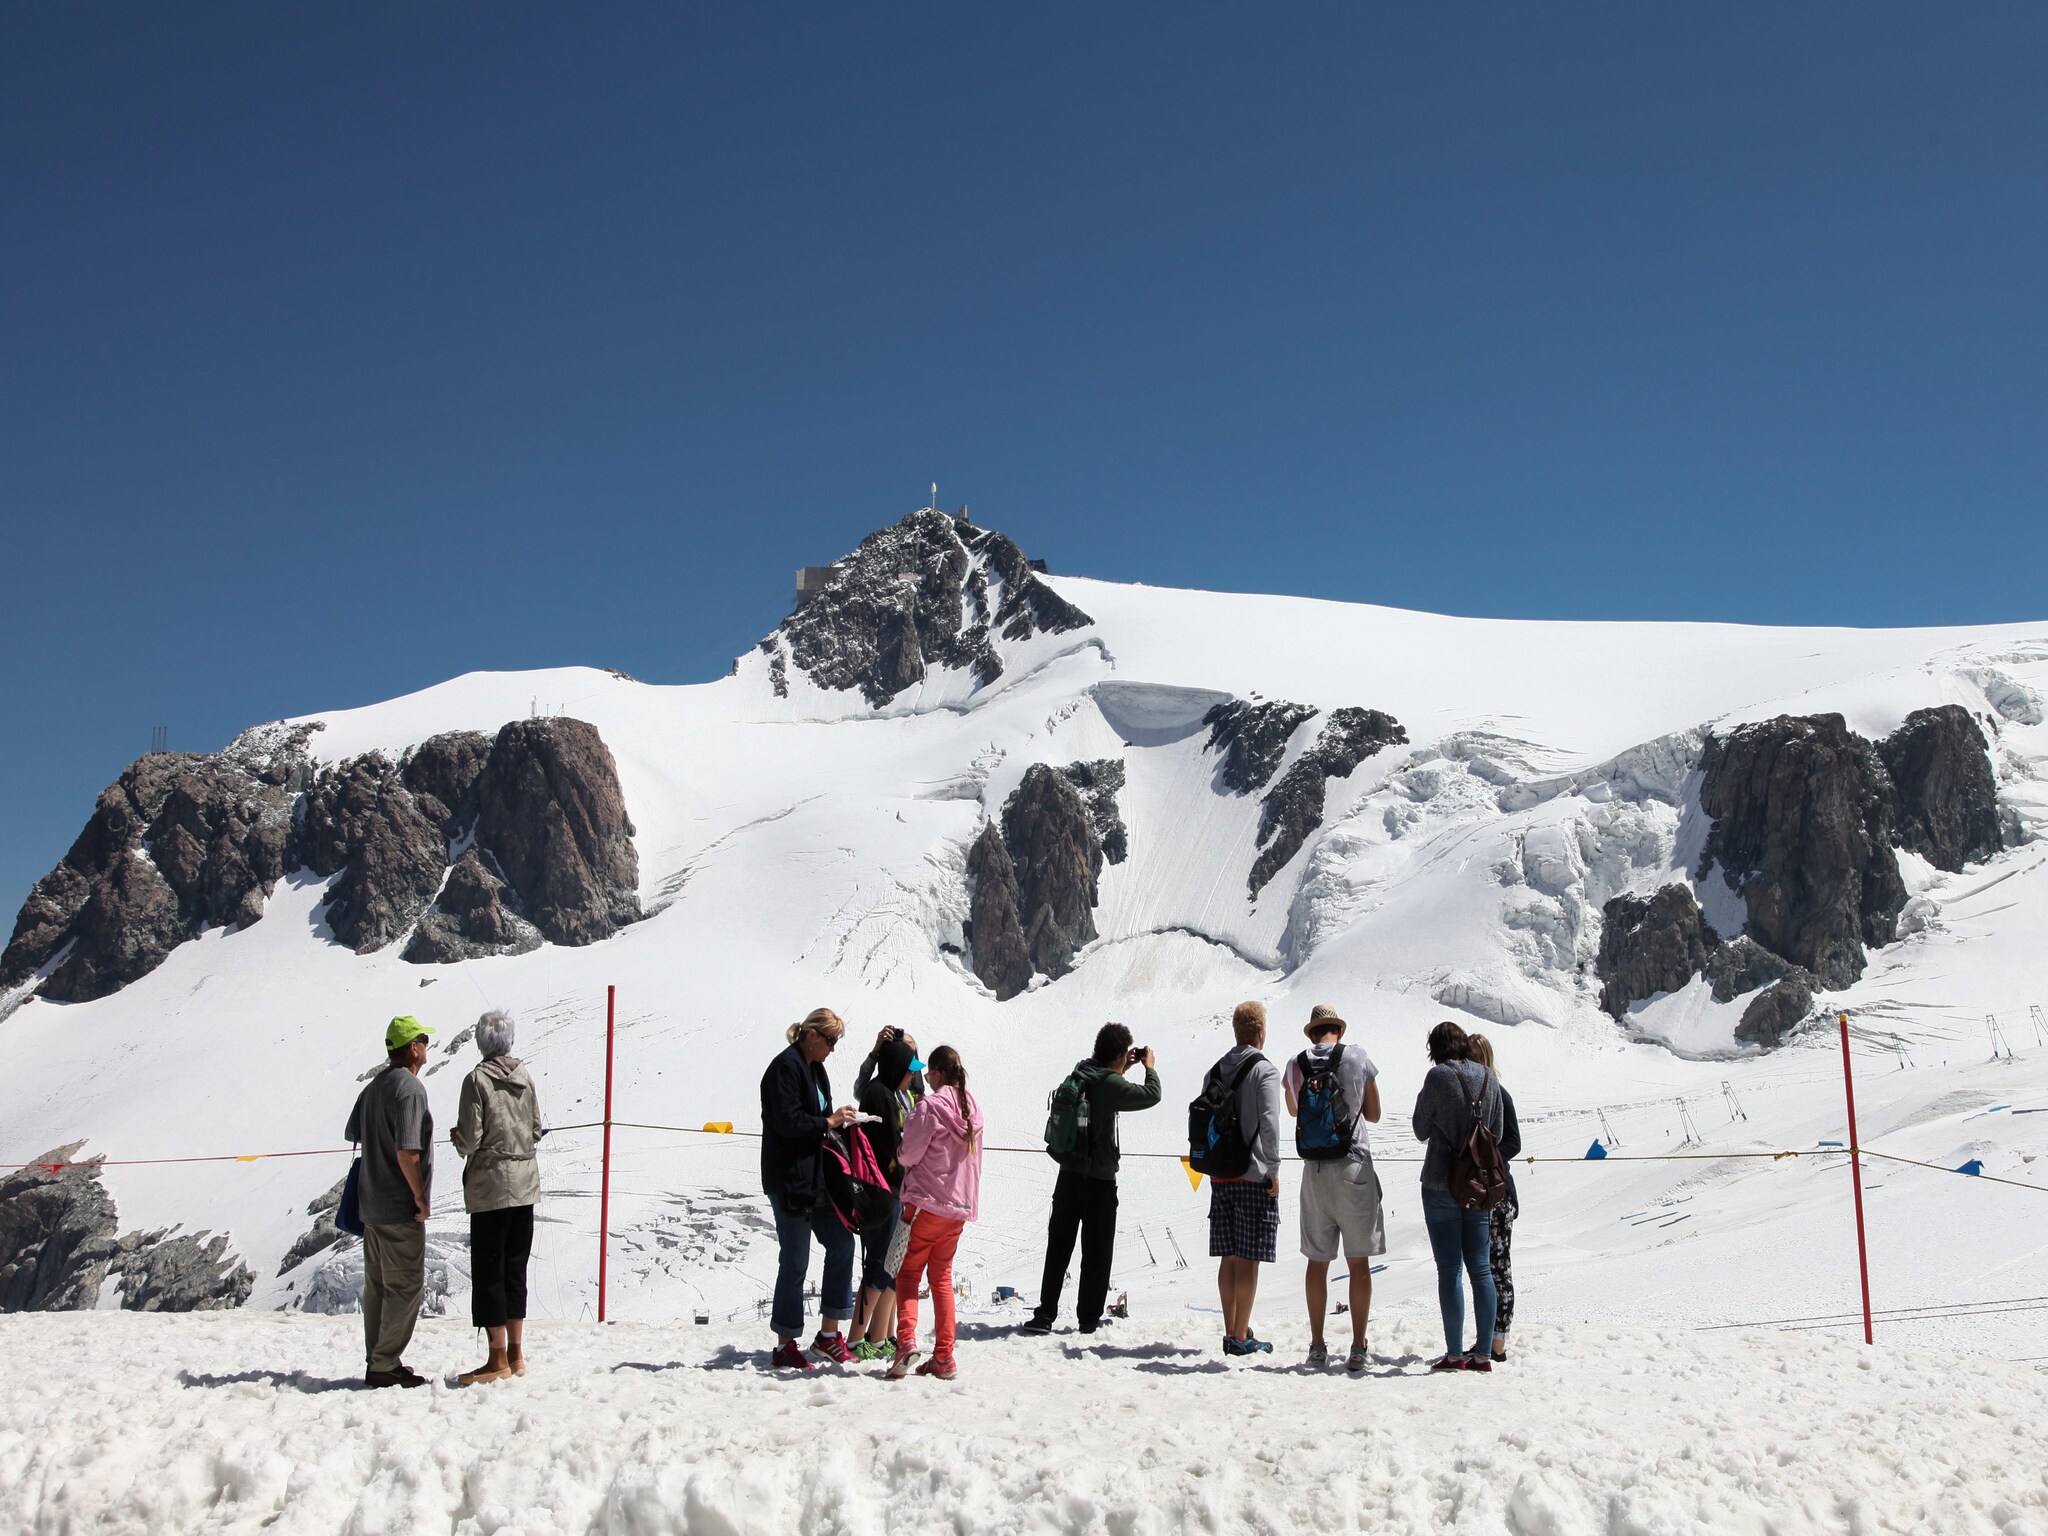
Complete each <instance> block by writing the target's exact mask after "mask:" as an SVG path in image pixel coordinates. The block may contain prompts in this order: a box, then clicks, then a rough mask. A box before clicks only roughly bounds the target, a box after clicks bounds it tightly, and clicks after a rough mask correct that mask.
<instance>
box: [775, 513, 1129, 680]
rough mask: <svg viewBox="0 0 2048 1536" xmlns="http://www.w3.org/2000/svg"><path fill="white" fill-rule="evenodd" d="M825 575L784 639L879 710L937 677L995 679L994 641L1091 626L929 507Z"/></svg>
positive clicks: (1018, 556) (1015, 558) (1001, 546)
mask: <svg viewBox="0 0 2048 1536" xmlns="http://www.w3.org/2000/svg"><path fill="white" fill-rule="evenodd" d="M829 571H830V575H829V576H828V577H827V579H826V581H825V585H824V586H823V587H822V588H821V589H820V590H818V591H817V592H816V593H814V594H813V595H811V596H810V597H809V598H808V599H807V600H806V601H805V602H804V604H803V605H802V606H801V607H799V608H798V609H797V611H796V612H795V613H792V614H791V615H790V616H789V617H788V618H787V619H784V620H783V621H782V626H781V633H782V634H783V635H784V636H785V637H786V638H787V640H788V642H789V649H790V654H791V656H792V657H793V658H794V660H795V662H796V664H797V665H798V666H799V667H801V668H802V669H803V670H804V671H805V672H806V673H808V674H809V675H810V677H811V680H812V681H813V682H815V683H817V684H818V686H819V687H821V688H858V689H859V690H860V691H861V694H862V696H863V697H865V698H866V699H867V701H868V702H869V703H870V704H872V705H874V706H875V707H876V708H878V709H879V708H880V707H881V706H883V705H884V704H887V703H888V702H889V701H890V700H892V699H894V698H895V697H896V696H897V695H898V694H899V693H901V692H902V691H903V690H904V689H906V688H910V687H914V686H915V685H916V684H918V683H919V682H921V681H923V680H924V677H925V675H926V674H927V672H929V671H932V670H946V669H951V668H965V669H969V670H971V671H972V672H973V673H974V676H975V679H976V682H977V683H978V684H980V685H981V686H986V685H988V684H989V683H992V682H994V681H995V680H996V679H997V678H998V677H1000V676H1001V675H1002V671H1003V662H1002V657H1001V656H1000V655H998V654H997V652H996V649H995V645H994V642H993V640H992V638H991V636H992V635H1000V636H1001V637H1002V638H1004V639H1006V640H1025V639H1029V638H1030V637H1031V636H1033V635H1036V634H1063V633H1065V632H1066V631H1068V630H1073V629H1080V628H1082V627H1084V626H1086V625H1088V624H1091V623H1093V622H1094V621H1093V620H1092V619H1090V618H1089V617H1088V615H1087V614H1085V613H1083V612H1082V611H1081V610H1080V609H1078V608H1076V607H1075V606H1074V605H1073V604H1072V603H1070V602H1068V601H1067V600H1066V599H1065V598H1063V597H1061V596H1060V595H1059V594H1058V593H1057V592H1055V591H1053V589H1052V588H1051V586H1049V585H1048V584H1047V583H1046V582H1044V581H1042V580H1041V579H1040V578H1039V576H1038V573H1037V572H1035V571H1033V570H1032V569H1031V567H1030V563H1029V562H1028V561H1027V560H1026V559H1025V558H1024V555H1023V552H1022V551H1021V550H1019V549H1018V548H1017V546H1016V545H1015V544H1013V543H1011V542H1010V540H1009V539H1007V538H1005V537H1004V536H1003V535H1002V534H1000V533H995V532H992V531H990V530H987V529H981V528H976V527H975V526H974V525H973V524H972V523H970V522H968V521H967V519H966V518H965V517H951V516H948V515H947V514H946V513H943V512H935V511H931V510H929V509H928V510H925V511H922V512H913V513H911V514H910V516H908V517H906V518H904V519H903V521H902V522H900V523H897V524H895V525H894V526H893V527H889V528H884V529H881V530H880V531H878V532H875V533H871V534H869V535H868V536H867V537H866V538H865V539H862V540H861V541H860V547H859V548H857V549H856V550H855V551H854V552H853V553H852V554H850V555H847V556H846V557H844V558H843V559H840V560H836V561H834V562H833V563H832V565H831V566H830V567H829ZM770 654H771V655H776V654H778V653H776V652H771V653H770ZM774 670H775V669H774V665H773V663H772V662H771V665H770V671H771V677H773V676H774ZM784 686H786V683H785V684H784Z"/></svg>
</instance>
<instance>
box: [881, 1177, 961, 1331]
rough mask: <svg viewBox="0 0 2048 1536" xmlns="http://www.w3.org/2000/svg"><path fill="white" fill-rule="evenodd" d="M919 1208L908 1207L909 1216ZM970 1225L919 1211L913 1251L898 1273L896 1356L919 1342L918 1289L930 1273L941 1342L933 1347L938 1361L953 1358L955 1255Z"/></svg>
mask: <svg viewBox="0 0 2048 1536" xmlns="http://www.w3.org/2000/svg"><path fill="white" fill-rule="evenodd" d="M914 1209H915V1207H913V1206H907V1205H906V1206H905V1207H904V1208H903V1214H904V1216H905V1217H908V1216H909V1215H910V1213H911V1212H912V1211H913V1210H914ZM966 1230H967V1223H966V1222H965V1221H962V1220H960V1219H959V1218H958V1217H946V1216H940V1215H938V1214H936V1213H935V1212H932V1211H918V1212H917V1219H916V1220H915V1221H914V1222H912V1223H911V1227H910V1249H909V1251H908V1252H907V1253H905V1254H904V1256H903V1267H902V1268H901V1269H899V1270H898V1271H897V1272H896V1353H897V1354H898V1355H899V1356H901V1355H903V1354H905V1353H907V1352H908V1351H909V1350H910V1349H911V1348H912V1346H914V1345H915V1344H916V1343H917V1288H918V1285H919V1284H920V1283H921V1282H922V1281H923V1280H924V1278H925V1276H926V1273H927V1271H929V1273H930V1277H931V1283H932V1322H933V1323H934V1325H935V1326H936V1328H937V1332H938V1340H937V1342H936V1343H934V1344H933V1346H932V1358H933V1359H934V1360H950V1359H952V1358H953V1253H954V1250H955V1249H957V1248H958V1247H959V1246H960V1234H961V1233H962V1232H964V1231H966Z"/></svg>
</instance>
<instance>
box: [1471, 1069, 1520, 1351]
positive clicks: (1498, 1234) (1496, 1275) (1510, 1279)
mask: <svg viewBox="0 0 2048 1536" xmlns="http://www.w3.org/2000/svg"><path fill="white" fill-rule="evenodd" d="M1465 1049H1466V1050H1467V1051H1468V1052H1470V1053H1471V1057H1472V1059H1473V1060H1474V1061H1476V1062H1478V1063H1479V1064H1480V1065H1481V1066H1483V1067H1485V1068H1486V1070H1487V1071H1489V1072H1491V1073H1493V1075H1494V1080H1495V1081H1496V1082H1498V1081H1499V1080H1500V1071H1499V1069H1498V1068H1496V1067H1495V1066H1494V1064H1493V1042H1492V1041H1491V1040H1489V1039H1487V1038H1486V1036H1484V1035H1467V1036H1466V1037H1465ZM1500 1114H1501V1136H1500V1155H1501V1161H1502V1162H1503V1163H1504V1164H1505V1165H1506V1167H1507V1174H1508V1197H1507V1199H1505V1200H1503V1201H1501V1203H1500V1204H1499V1205H1497V1206H1495V1207H1494V1209H1493V1213H1492V1222H1493V1224H1492V1237H1491V1239H1490V1242H1491V1252H1492V1257H1493V1288H1494V1290H1495V1291H1497V1292H1499V1302H1498V1304H1497V1305H1496V1306H1495V1308H1494V1322H1493V1350H1492V1354H1493V1358H1494V1359H1496V1360H1505V1359H1507V1357H1508V1325H1509V1324H1510V1323H1512V1322H1513V1321H1514V1320H1515V1273H1514V1265H1513V1257H1514V1256H1513V1254H1512V1253H1511V1252H1510V1251H1509V1247H1510V1244H1512V1243H1513V1241H1514V1236H1515V1218H1516V1217H1517V1216H1519V1215H1521V1214H1522V1197H1521V1196H1520V1195H1519V1194H1518V1193H1516V1190H1515V1157H1516V1156H1517V1155H1518V1154H1519V1153H1520V1152H1521V1150H1522V1127H1521V1125H1520V1123H1519V1122H1518V1121H1517V1120H1516V1119H1515V1100H1514V1096H1513V1095H1512V1094H1510V1093H1509V1092H1508V1091H1507V1089H1506V1087H1505V1086H1503V1087H1502V1088H1501V1090H1500Z"/></svg>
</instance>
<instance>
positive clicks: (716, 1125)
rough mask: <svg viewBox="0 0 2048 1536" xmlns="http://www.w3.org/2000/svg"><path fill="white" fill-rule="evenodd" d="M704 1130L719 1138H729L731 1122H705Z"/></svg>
mask: <svg viewBox="0 0 2048 1536" xmlns="http://www.w3.org/2000/svg"><path fill="white" fill-rule="evenodd" d="M704 1129H705V1130H707V1131H712V1132H715V1133H716V1134H718V1135H720V1136H730V1135H731V1134H732V1122H731V1121H730V1120H707V1121H706V1122H705V1123H704Z"/></svg>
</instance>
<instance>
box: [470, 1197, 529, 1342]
mask: <svg viewBox="0 0 2048 1536" xmlns="http://www.w3.org/2000/svg"><path fill="white" fill-rule="evenodd" d="M532 1252H533V1207H532V1206H530V1205H514V1206H508V1207H506V1208H505V1209H504V1210H502V1211H471V1212H470V1213H469V1320H470V1323H471V1325H472V1326H474V1327H477V1328H502V1327H504V1326H505V1324H506V1323H508V1322H511V1321H513V1320H514V1319H522V1320H523V1319H524V1318H525V1316H526V1260H527V1257H528V1256H529V1255H530V1254H531V1253H532Z"/></svg>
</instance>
